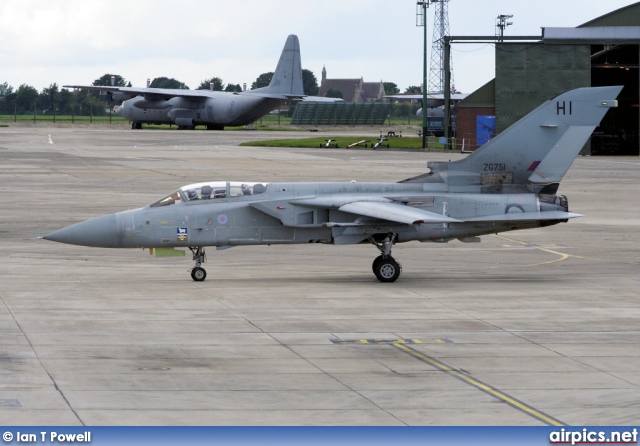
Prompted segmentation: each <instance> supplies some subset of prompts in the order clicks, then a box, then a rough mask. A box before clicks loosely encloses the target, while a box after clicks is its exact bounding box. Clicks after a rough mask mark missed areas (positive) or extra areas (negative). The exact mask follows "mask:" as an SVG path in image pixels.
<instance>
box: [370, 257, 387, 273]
mask: <svg viewBox="0 0 640 446" xmlns="http://www.w3.org/2000/svg"><path fill="white" fill-rule="evenodd" d="M382 260H384V256H382V255H379V256H378V257H376V259H375V260H374V261H373V264H372V265H371V269H372V270H373V274H375V273H376V268H378V263H380V262H381V261H382Z"/></svg>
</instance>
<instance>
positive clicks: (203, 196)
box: [149, 181, 268, 208]
mask: <svg viewBox="0 0 640 446" xmlns="http://www.w3.org/2000/svg"><path fill="white" fill-rule="evenodd" d="M267 185H268V183H251V182H248V183H243V182H240V181H234V182H229V181H212V182H209V183H197V184H190V185H188V186H183V187H181V188H180V189H178V190H176V191H174V192H172V193H170V194H169V195H167V196H166V197H164V198H161V199H160V200H158V201H156V202H154V203H151V204H150V205H149V207H152V208H156V207H162V206H170V205H172V204H177V203H182V202H189V201H195V200H213V199H217V198H233V197H244V196H248V195H260V194H263V193H265V192H266V190H267Z"/></svg>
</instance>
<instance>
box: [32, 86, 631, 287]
mask: <svg viewBox="0 0 640 446" xmlns="http://www.w3.org/2000/svg"><path fill="white" fill-rule="evenodd" d="M621 90H622V87H619V86H613V87H595V88H580V89H576V90H571V91H568V92H565V93H562V94H560V95H558V96H556V97H555V98H553V99H550V100H549V101H547V102H545V103H544V104H542V105H541V106H540V107H538V108H537V109H535V110H533V111H532V112H531V113H529V114H528V115H527V116H525V117H524V118H522V119H521V120H520V121H518V122H516V123H515V124H514V125H512V126H511V127H509V128H508V129H507V130H505V131H504V132H502V133H501V134H499V135H498V136H497V137H496V138H494V139H493V140H491V141H490V142H488V143H487V144H485V145H484V146H483V147H481V148H480V149H478V150H476V151H475V152H473V153H472V154H470V155H469V156H467V157H466V158H464V159H461V160H458V161H453V162H451V161H450V162H429V163H428V167H429V169H430V171H429V172H428V173H425V174H423V175H419V176H417V177H414V178H409V179H406V180H403V181H400V182H398V183H356V182H346V183H264V182H262V183H261V182H257V181H210V182H203V183H198V184H191V185H188V186H184V187H181V188H179V189H177V190H176V191H174V192H172V193H170V194H169V195H167V196H166V197H163V198H161V199H159V200H158V201H156V202H154V203H151V204H149V205H148V206H145V207H143V208H140V209H135V210H131V211H125V212H119V213H116V214H112V215H107V216H104V217H99V218H95V219H92V220H88V221H85V222H82V223H77V224H75V225H72V226H69V227H67V228H64V229H61V230H59V231H55V232H53V233H51V234H49V235H47V236H45V237H44V238H45V239H47V240H53V241H56V242H61V243H70V244H75V245H83V246H95V247H104V248H150V249H162V248H164V249H167V248H169V249H171V250H173V249H175V248H176V247H185V248H187V247H188V248H189V249H190V250H191V252H192V253H193V260H194V262H195V266H194V268H193V269H192V270H191V276H192V278H193V280H196V281H201V280H204V279H205V277H206V271H205V270H204V269H203V268H202V264H203V263H204V261H205V247H207V246H215V247H217V248H218V249H225V248H229V247H234V246H241V245H272V244H294V243H297V244H299V243H327V244H334V245H352V244H359V243H365V244H366V243H370V244H372V245H374V246H375V247H376V248H377V249H378V250H379V251H380V255H379V256H378V257H377V258H376V259H375V260H374V261H373V272H374V274H375V275H376V277H377V278H378V280H380V281H381V282H394V281H395V280H396V279H398V277H399V276H400V273H401V271H402V268H401V266H400V264H399V263H398V262H397V261H396V260H395V259H394V258H393V257H392V256H391V250H392V248H393V246H394V245H395V244H396V243H404V242H409V241H413V240H417V241H421V242H447V241H449V240H454V239H457V240H460V241H462V242H479V241H480V238H479V236H482V235H486V234H497V233H500V232H506V231H513V230H516V229H527V228H538V227H544V226H550V225H555V224H557V223H561V222H567V221H568V220H569V219H570V218H574V217H580V216H581V215H580V214H575V213H571V212H569V206H568V202H567V198H566V197H565V196H564V195H557V191H558V186H559V183H560V180H561V179H562V177H563V176H564V175H565V173H566V172H567V171H568V170H569V168H570V167H571V164H572V163H573V160H574V159H575V157H576V156H577V155H578V153H579V152H580V150H581V149H582V147H583V146H584V144H585V143H586V142H587V140H588V138H589V137H590V135H591V133H592V132H593V130H594V129H595V128H596V126H598V125H599V123H600V121H601V120H602V118H603V117H604V115H605V113H606V112H607V110H609V108H611V107H616V106H617V100H616V98H617V97H618V94H619V93H620V91H621ZM182 253H184V251H183V252H182Z"/></svg>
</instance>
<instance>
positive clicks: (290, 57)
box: [251, 34, 304, 96]
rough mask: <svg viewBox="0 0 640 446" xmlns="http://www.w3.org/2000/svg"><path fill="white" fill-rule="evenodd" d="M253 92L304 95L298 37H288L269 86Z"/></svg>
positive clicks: (291, 35)
mask: <svg viewBox="0 0 640 446" xmlns="http://www.w3.org/2000/svg"><path fill="white" fill-rule="evenodd" d="M251 91H254V92H260V93H268V94H282V95H295V96H302V95H304V89H303V87H302V66H301V63H300V42H299V41H298V36H296V35H295V34H290V35H289V37H287V41H286V42H285V44H284V48H283V49H282V54H281V55H280V60H279V61H278V66H277V67H276V71H275V72H274V73H273V77H272V78H271V83H270V84H269V86H268V87H263V88H258V89H256V90H251Z"/></svg>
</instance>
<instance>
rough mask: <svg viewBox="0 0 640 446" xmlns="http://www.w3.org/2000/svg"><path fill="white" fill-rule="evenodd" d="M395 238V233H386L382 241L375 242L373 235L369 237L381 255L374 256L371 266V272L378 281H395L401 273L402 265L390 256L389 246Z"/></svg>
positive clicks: (390, 246) (391, 245)
mask: <svg viewBox="0 0 640 446" xmlns="http://www.w3.org/2000/svg"><path fill="white" fill-rule="evenodd" d="M395 239H396V234H388V235H387V237H386V238H385V239H384V241H383V242H382V243H379V242H377V241H376V240H375V239H374V238H373V237H370V238H369V241H370V242H371V244H373V245H374V246H375V247H376V248H378V250H379V251H380V252H381V255H380V256H378V257H376V259H375V260H374V261H373V265H372V266H371V267H372V269H373V274H375V275H376V277H377V278H378V280H379V281H380V282H395V281H396V280H398V277H400V274H401V273H402V265H400V264H399V263H398V262H397V261H396V259H394V258H393V257H391V248H392V247H393V242H394V241H395Z"/></svg>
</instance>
